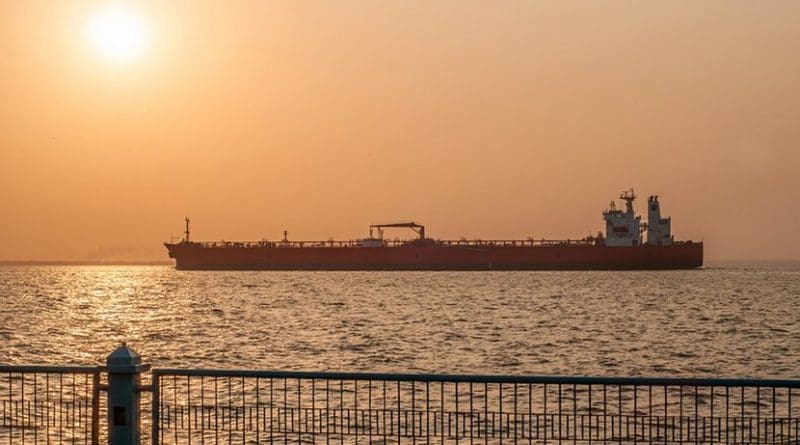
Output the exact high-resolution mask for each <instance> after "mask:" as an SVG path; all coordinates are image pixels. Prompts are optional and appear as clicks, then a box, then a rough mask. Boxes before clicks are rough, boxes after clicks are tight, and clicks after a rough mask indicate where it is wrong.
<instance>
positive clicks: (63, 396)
mask: <svg viewBox="0 0 800 445" xmlns="http://www.w3.org/2000/svg"><path fill="white" fill-rule="evenodd" d="M99 391H100V368H98V367H96V366H93V367H84V366H8V365H0V444H6V443H7V444H12V445H13V444H26V443H33V444H38V443H42V444H62V443H68V444H92V445H97V444H99V411H100V409H99V403H100V397H99Z"/></svg>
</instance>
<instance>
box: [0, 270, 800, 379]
mask: <svg viewBox="0 0 800 445" xmlns="http://www.w3.org/2000/svg"><path fill="white" fill-rule="evenodd" d="M798 314H800V268H798V267H784V268H748V267H737V268H733V267H731V268H707V269H704V270H695V271H671V272H465V273H454V272H363V273H353V272H311V273H309V272H296V273H290V272H205V271H203V272H200V271H176V270H174V269H173V268H170V267H166V266H158V267H148V266H141V267H138V266H137V267H130V266H125V267H110V266H97V267H94V266H74V267H73V266H54V267H45V266H3V267H0V363H12V364H16V363H48V364H64V363H72V364H96V363H100V362H102V361H103V360H104V357H105V356H106V355H107V354H108V353H109V352H110V351H111V350H112V349H113V348H114V347H115V346H116V345H117V344H119V342H121V341H126V342H128V344H129V345H131V346H132V347H133V348H134V349H136V350H137V351H138V352H139V353H140V354H141V355H142V356H143V357H144V358H145V360H146V361H148V362H150V363H152V364H154V365H156V366H161V367H165V366H192V367H216V368H220V367H222V368H232V367H239V368H241V367H244V368H259V369H305V370H346V371H388V372H401V371H402V372H406V371H408V372H437V373H491V374H518V373H524V374H567V375H659V376H662V375H663V376H690V375H691V376H740V377H743V376H756V377H780V378H798V377H800V320H798Z"/></svg>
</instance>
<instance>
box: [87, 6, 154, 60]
mask: <svg viewBox="0 0 800 445" xmlns="http://www.w3.org/2000/svg"><path fill="white" fill-rule="evenodd" d="M86 34H87V38H88V39H89V43H90V44H91V46H92V48H93V49H94V50H95V52H97V54H98V55H99V56H100V57H102V58H103V59H106V60H109V61H112V62H116V63H126V62H131V61H133V60H136V59H138V58H140V57H141V56H142V54H143V53H144V50H145V49H146V47H147V44H148V40H149V37H150V36H149V30H148V28H147V25H146V23H145V22H144V21H143V20H142V18H141V17H140V16H139V15H138V14H136V12H135V11H133V10H130V9H127V8H124V7H122V6H113V7H107V8H106V9H102V10H99V11H96V12H95V13H94V14H92V15H91V16H90V17H89V20H88V23H87V27H86Z"/></svg>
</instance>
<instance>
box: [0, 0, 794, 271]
mask: <svg viewBox="0 0 800 445" xmlns="http://www.w3.org/2000/svg"><path fill="white" fill-rule="evenodd" d="M109 7H110V6H109V4H108V3H107V2H91V1H85V2H82V1H66V2H53V1H24V2H23V1H13V0H0V207H1V208H2V213H1V214H0V259H10V260H24V259H54V260H115V259H126V260H131V259H144V260H158V259H166V251H165V250H164V249H163V247H162V246H161V244H160V243H161V242H163V241H164V240H167V239H169V237H170V235H177V234H179V233H180V232H181V230H182V224H183V217H184V216H185V215H188V216H190V217H191V218H192V219H193V228H194V231H193V235H194V237H195V238H197V239H213V240H218V239H226V240H234V239H248V240H250V239H261V238H264V237H267V238H269V239H278V238H280V237H281V232H282V231H283V230H284V229H287V230H288V231H289V236H290V238H293V239H328V238H329V237H335V238H344V239H348V238H355V237H360V236H364V235H366V233H367V230H366V229H367V226H368V225H369V224H370V223H376V222H391V221H394V220H400V219H413V220H415V221H418V222H423V223H425V224H426V225H427V227H428V234H429V235H430V236H432V237H436V238H459V237H461V236H466V237H469V238H473V237H481V238H510V237H518V238H525V237H527V236H534V237H536V238H541V237H545V238H567V237H570V238H578V237H583V236H585V235H587V234H589V233H594V232H597V231H598V230H600V229H602V228H603V223H602V220H601V212H602V210H603V209H604V208H605V207H606V206H607V205H608V201H609V200H611V199H612V198H615V197H616V196H617V195H618V194H619V192H620V191H621V190H623V189H627V188H629V187H634V188H635V189H636V191H637V192H638V193H639V195H640V196H641V199H640V200H639V201H638V206H637V209H638V210H641V211H644V205H643V203H644V202H645V201H646V198H647V195H648V194H658V195H660V197H661V201H662V208H663V211H664V212H665V214H666V215H668V216H672V217H673V222H672V224H673V231H674V233H675V235H676V238H679V239H694V240H705V242H706V258H707V259H709V260H719V259H800V224H798V220H800V174H799V172H798V168H799V167H800V2H798V1H796V0H790V1H778V0H776V1H769V2H756V1H750V0H748V1H731V0H725V1H685V2H680V1H659V2H655V1H654V2H649V1H614V2H609V1H600V0H593V1H575V2H564V1H548V2H536V1H520V2H511V1H508V2H498V1H485V2H470V1H463V0H457V1H444V0H435V1H430V0H425V1H397V2H389V1H372V0H369V1H366V0H365V1H361V2H354V1H343V0H339V1H330V2H323V1H315V2H303V1H296V0H292V1H286V2H267V1H252V2H245V1H238V2H220V1H192V2H173V1H164V2H154V1H136V2H130V3H129V4H127V5H125V4H122V6H114V7H121V8H127V10H128V11H133V12H132V13H133V14H134V15H135V17H137V20H138V22H137V23H139V24H140V25H137V26H142V27H143V28H142V29H144V31H143V32H144V33H145V34H146V36H147V38H146V39H145V40H146V41H145V42H144V44H143V47H142V49H141V52H140V53H139V54H138V57H133V58H132V59H131V60H125V61H119V60H113V58H109V57H107V56H103V55H102V54H100V53H98V52H97V51H96V48H95V46H96V45H97V43H98V42H97V41H96V39H97V37H96V36H95V37H90V34H91V33H89V32H87V28H88V27H89V25H87V23H89V22H90V21H91V18H92V17H94V15H95V14H98V11H103V10H105V9H104V8H109ZM92 39H95V40H94V41H92ZM401 234H402V235H406V234H405V233H402V232H400V233H398V235H401Z"/></svg>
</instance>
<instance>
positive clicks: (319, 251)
mask: <svg viewBox="0 0 800 445" xmlns="http://www.w3.org/2000/svg"><path fill="white" fill-rule="evenodd" d="M165 246H166V247H167V250H168V251H169V256H170V257H171V258H174V259H175V267H176V268H177V269H183V270H637V269H655V270H670V269H694V268H698V267H701V266H702V265H703V243H694V242H686V243H680V244H674V245H670V246H646V245H645V246H639V247H607V246H599V245H569V244H567V245H551V246H481V247H476V246H452V245H447V246H445V245H431V246H413V245H409V246H391V247H278V246H255V247H254V246H240V247H237V246H223V247H209V246H204V245H201V244H197V243H176V244H169V243H168V244H165Z"/></svg>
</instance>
